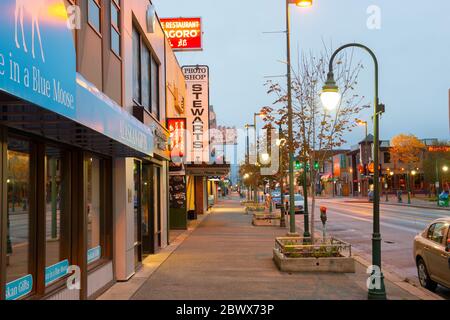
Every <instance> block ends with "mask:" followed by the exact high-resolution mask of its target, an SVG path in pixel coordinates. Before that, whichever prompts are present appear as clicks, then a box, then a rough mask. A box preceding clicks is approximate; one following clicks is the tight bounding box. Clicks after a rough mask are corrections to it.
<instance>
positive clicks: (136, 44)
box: [133, 28, 141, 104]
mask: <svg viewBox="0 0 450 320" xmlns="http://www.w3.org/2000/svg"><path fill="white" fill-rule="evenodd" d="M133 99H134V101H135V102H137V103H138V104H141V36H140V35H139V32H137V30H136V29H135V28H133Z"/></svg>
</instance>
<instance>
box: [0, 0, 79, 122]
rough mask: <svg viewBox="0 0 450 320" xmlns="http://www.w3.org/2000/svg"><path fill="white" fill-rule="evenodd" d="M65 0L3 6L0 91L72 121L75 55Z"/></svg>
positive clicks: (8, 1) (13, 1) (10, 0)
mask: <svg viewBox="0 0 450 320" xmlns="http://www.w3.org/2000/svg"><path fill="white" fill-rule="evenodd" d="M67 20H68V16H67V11H66V10H65V4H64V1H63V0H40V1H24V0H2V1H0V39H1V41H0V90H2V91H5V92H7V93H9V94H11V95H13V96H16V97H20V98H21V99H23V100H26V101H29V102H31V103H33V104H36V105H38V106H40V107H43V108H45V109H47V110H50V111H53V112H56V113H58V114H61V115H64V116H73V115H74V114H75V109H76V85H75V79H76V59H75V57H76V55H75V46H74V41H73V35H72V31H71V30H69V29H68V28H67Z"/></svg>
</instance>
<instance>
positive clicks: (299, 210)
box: [284, 194, 305, 214]
mask: <svg viewBox="0 0 450 320" xmlns="http://www.w3.org/2000/svg"><path fill="white" fill-rule="evenodd" d="M284 202H285V204H286V206H285V207H286V213H289V204H290V201H289V195H285V196H284ZM304 205H305V199H304V198H303V196H302V195H301V194H296V195H295V214H304V213H305V210H303V206H304Z"/></svg>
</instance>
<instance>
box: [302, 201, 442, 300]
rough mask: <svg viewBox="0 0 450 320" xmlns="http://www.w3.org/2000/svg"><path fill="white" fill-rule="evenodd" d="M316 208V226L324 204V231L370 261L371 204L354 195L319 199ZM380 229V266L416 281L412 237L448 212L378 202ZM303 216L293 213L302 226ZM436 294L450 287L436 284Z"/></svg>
mask: <svg viewBox="0 0 450 320" xmlns="http://www.w3.org/2000/svg"><path fill="white" fill-rule="evenodd" d="M316 205H317V207H316V208H317V209H316V219H315V221H316V222H315V223H316V228H317V230H320V232H322V223H321V221H320V211H319V207H320V206H326V207H327V208H328V223H327V231H328V232H329V234H330V235H332V236H334V237H336V238H339V239H341V240H343V241H346V242H348V243H350V244H351V245H352V248H353V250H354V251H355V252H356V253H358V254H359V255H361V256H362V257H364V258H365V259H367V260H368V261H371V252H372V240H371V239H372V226H373V224H372V204H371V203H368V202H366V201H357V200H354V199H342V198H339V199H337V198H336V199H319V200H317V203H316ZM380 212H381V214H380V215H381V217H380V219H381V220H380V224H381V233H382V238H383V242H382V259H383V267H384V268H385V269H386V270H389V271H390V272H393V273H395V274H397V275H399V276H400V277H402V278H405V279H408V280H409V281H411V282H413V283H415V284H418V283H419V280H418V278H417V270H416V266H415V261H414V259H413V253H412V252H413V239H414V237H415V236H416V235H417V234H418V233H420V232H421V231H423V230H424V229H425V228H426V226H427V225H429V223H430V222H432V221H433V220H435V219H438V218H440V217H445V216H449V215H450V212H446V211H442V210H435V209H420V208H412V207H405V206H396V205H385V204H381V208H380ZM302 221H303V218H302V217H301V216H297V224H298V225H299V226H302V224H303V223H302ZM436 293H437V294H439V295H441V296H442V297H444V298H446V299H450V290H448V289H445V288H442V287H439V289H438V291H437V292H436Z"/></svg>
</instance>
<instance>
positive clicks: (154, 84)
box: [151, 56, 160, 119]
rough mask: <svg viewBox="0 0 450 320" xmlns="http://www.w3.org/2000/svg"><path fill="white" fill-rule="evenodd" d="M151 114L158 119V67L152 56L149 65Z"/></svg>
mask: <svg viewBox="0 0 450 320" xmlns="http://www.w3.org/2000/svg"><path fill="white" fill-rule="evenodd" d="M151 96H152V101H151V112H152V113H153V115H155V116H156V118H157V119H159V116H160V115H159V65H158V63H157V62H156V60H155V58H154V57H153V56H152V65H151Z"/></svg>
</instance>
